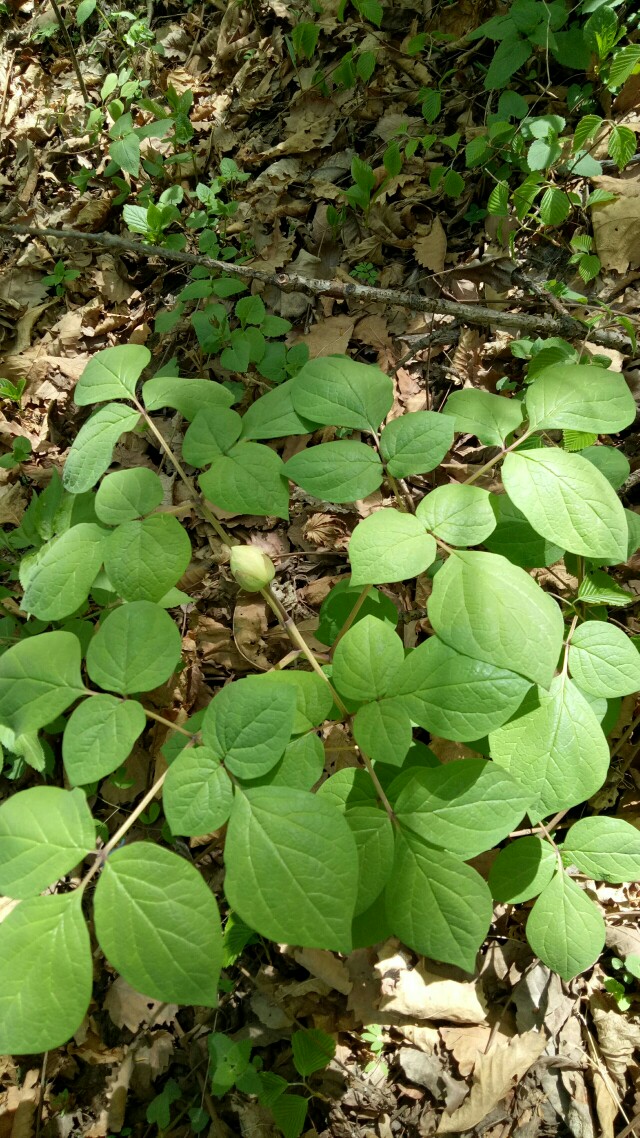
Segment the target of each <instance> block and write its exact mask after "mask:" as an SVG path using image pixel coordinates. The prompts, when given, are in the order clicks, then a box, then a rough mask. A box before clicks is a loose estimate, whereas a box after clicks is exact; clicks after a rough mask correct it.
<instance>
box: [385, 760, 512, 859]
mask: <svg viewBox="0 0 640 1138" xmlns="http://www.w3.org/2000/svg"><path fill="white" fill-rule="evenodd" d="M530 801H531V795H530V794H529V793H528V791H527V790H526V789H525V788H524V787H523V786H521V785H519V784H518V783H517V782H516V780H515V779H514V778H511V777H510V775H508V774H507V773H506V772H505V771H503V770H501V769H500V768H499V767H497V766H495V764H494V763H491V762H489V761H487V760H486V759H460V760H459V761H458V762H455V763H447V764H446V765H445V766H442V767H438V768H435V769H434V770H416V771H412V773H411V777H410V778H409V779H408V780H407V781H406V782H405V784H404V786H403V788H402V790H401V791H400V794H399V795H398V797H397V798H396V799H395V800H392V805H393V809H394V813H395V815H396V817H397V819H398V822H399V823H400V825H401V826H402V827H403V828H404V829H405V830H411V831H412V832H413V833H415V834H418V835H419V836H420V837H421V838H424V840H425V841H428V842H429V843H430V845H434V846H442V847H443V848H444V849H447V850H449V852H450V853H455V854H457V855H458V856H459V857H462V858H463V859H464V860H465V861H466V860H467V859H468V858H471V857H475V856H476V855H477V854H479V853H483V852H484V851H485V850H488V849H491V847H492V846H494V845H496V844H497V843H498V842H500V841H502V839H503V838H505V837H506V836H507V834H509V833H510V831H511V830H513V829H514V828H515V827H516V825H517V824H518V822H520V821H521V820H522V818H523V816H524V814H525V812H526V810H527V807H528V805H529V802H530Z"/></svg>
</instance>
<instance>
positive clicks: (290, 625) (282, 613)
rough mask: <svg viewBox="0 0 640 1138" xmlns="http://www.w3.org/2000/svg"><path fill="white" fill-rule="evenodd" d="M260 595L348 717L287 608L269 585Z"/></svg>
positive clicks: (343, 713)
mask: <svg viewBox="0 0 640 1138" xmlns="http://www.w3.org/2000/svg"><path fill="white" fill-rule="evenodd" d="M260 595H261V596H262V597H263V598H264V600H265V601H266V602H267V604H268V605H269V608H270V609H271V610H272V612H274V613H275V615H276V616H277V618H278V620H279V621H280V623H281V625H282V627H283V628H284V629H285V631H286V633H287V636H288V637H289V640H290V641H291V643H292V644H294V645H295V647H296V648H299V649H300V651H301V652H302V654H303V656H304V657H305V659H306V660H307V661H308V662H309V664H310V665H311V667H312V668H313V670H314V672H315V673H316V674H317V675H318V676H320V678H321V679H322V680H324V682H325V684H328V685H329V688H330V689H331V694H332V696H333V699H334V703H335V705H336V707H337V708H339V710H340V712H341V713H342V715H344V717H345V718H348V716H349V712H348V711H347V709H346V707H345V705H344V703H343V702H342V700H341V699H340V696H339V695H338V693H337V691H336V689H335V688H334V686H333V684H332V683H331V680H330V679H329V677H328V676H327V674H326V673H325V672H323V670H322V668H321V667H320V664H319V663H318V661H317V660H316V658H315V655H314V653H313V652H312V651H311V649H310V647H309V645H308V644H307V642H306V641H305V639H304V636H303V635H302V633H301V632H300V629H299V628H298V626H297V624H295V622H294V621H293V620H292V618H291V617H290V616H289V614H288V612H287V610H286V609H285V608H284V606H283V605H282V604H281V603H280V601H279V600H278V598H277V597H276V596H275V594H274V593H273V592H272V590H271V587H270V586H268V587H267V588H266V589H261V590H260Z"/></svg>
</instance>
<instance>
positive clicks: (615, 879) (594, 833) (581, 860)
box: [562, 817, 640, 885]
mask: <svg viewBox="0 0 640 1138" xmlns="http://www.w3.org/2000/svg"><path fill="white" fill-rule="evenodd" d="M562 857H563V859H564V860H565V862H566V863H567V864H568V865H575V866H577V868H578V869H579V870H580V872H581V873H586V875H587V877H593V878H594V880H595V881H610V882H612V883H613V884H614V885H617V884H619V883H621V882H623V881H638V880H640V830H638V829H637V828H636V827H635V826H632V825H630V823H629V822H625V821H623V819H622V818H608V817H600V818H581V819H580V821H579V822H574V824H573V826H572V827H571V829H570V830H569V833H568V834H567V836H566V839H565V843H564V845H563V847H562Z"/></svg>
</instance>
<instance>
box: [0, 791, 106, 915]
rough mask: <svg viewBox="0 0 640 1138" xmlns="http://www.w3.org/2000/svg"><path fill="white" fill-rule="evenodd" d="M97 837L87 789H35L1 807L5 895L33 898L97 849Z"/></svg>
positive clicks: (0, 879) (0, 873) (0, 866)
mask: <svg viewBox="0 0 640 1138" xmlns="http://www.w3.org/2000/svg"><path fill="white" fill-rule="evenodd" d="M95 844H96V832H95V827H94V824H93V818H92V817H91V811H90V810H89V807H88V806H87V799H86V797H85V795H84V794H83V792H82V791H81V790H60V789H59V788H58V787H57V786H34V787H32V788H31V789H29V790H20V791H18V793H17V794H12V795H11V797H10V798H7V799H6V800H5V802H3V804H2V806H0V890H2V892H3V893H4V894H5V895H6V896H7V897H17V898H19V899H21V898H23V897H32V896H34V895H35V894H36V893H41V892H42V891H43V889H46V888H47V887H48V886H49V885H53V884H54V883H55V882H56V881H57V880H58V878H59V877H64V875H65V874H66V873H69V872H70V871H71V870H72V869H73V868H74V867H75V866H76V865H78V863H79V862H81V861H83V860H84V858H85V857H86V856H87V854H88V853H89V851H90V850H92V849H93V848H94V847H95Z"/></svg>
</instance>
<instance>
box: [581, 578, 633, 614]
mask: <svg viewBox="0 0 640 1138" xmlns="http://www.w3.org/2000/svg"><path fill="white" fill-rule="evenodd" d="M635 599H636V594H635V593H632V592H630V591H629V589H623V588H622V586H621V585H619V584H618V582H617V581H614V580H613V578H612V577H609V576H608V574H607V573H603V572H601V570H600V569H592V570H591V572H590V573H585V576H584V577H583V579H582V581H581V582H580V586H579V588H578V600H579V601H585V602H586V603H587V604H589V605H615V606H616V607H618V606H619V607H620V608H626V606H627V605H630V604H633V603H634V601H635Z"/></svg>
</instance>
